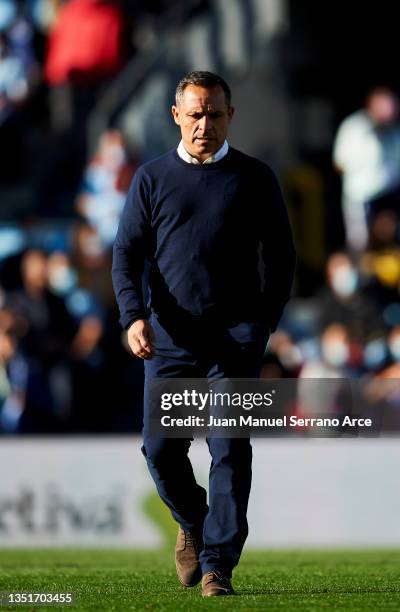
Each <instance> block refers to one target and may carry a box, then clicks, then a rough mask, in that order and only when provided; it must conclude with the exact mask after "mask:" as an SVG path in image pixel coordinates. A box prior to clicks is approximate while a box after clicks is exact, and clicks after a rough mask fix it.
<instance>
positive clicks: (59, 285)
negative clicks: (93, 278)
mask: <svg viewBox="0 0 400 612" xmlns="http://www.w3.org/2000/svg"><path fill="white" fill-rule="evenodd" d="M76 277H77V275H76V272H75V270H73V269H72V268H70V267H69V266H58V267H57V268H53V270H51V272H50V273H49V285H50V287H51V288H52V289H53V291H54V292H55V293H57V294H58V295H66V294H67V293H69V291H71V289H72V288H73V287H74V286H75V284H76Z"/></svg>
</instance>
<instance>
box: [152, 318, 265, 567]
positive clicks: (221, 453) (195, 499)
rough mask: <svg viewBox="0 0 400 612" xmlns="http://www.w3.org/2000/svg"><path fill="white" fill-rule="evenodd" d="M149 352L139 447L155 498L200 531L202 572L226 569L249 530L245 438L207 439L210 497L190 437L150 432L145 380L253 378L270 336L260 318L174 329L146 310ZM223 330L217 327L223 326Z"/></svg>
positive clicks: (248, 464)
mask: <svg viewBox="0 0 400 612" xmlns="http://www.w3.org/2000/svg"><path fill="white" fill-rule="evenodd" d="M150 320H151V323H152V325H153V329H154V332H155V342H154V347H155V356H154V357H153V359H151V360H148V361H145V389H144V427H143V446H142V453H143V455H144V456H145V458H146V461H147V465H148V468H149V471H150V474H151V476H152V478H153V480H154V482H155V484H156V487H157V490H158V493H159V495H160V497H161V499H162V500H163V501H164V502H165V504H166V505H167V506H168V508H169V509H170V510H171V513H172V516H173V517H174V519H175V520H176V521H177V522H178V523H179V524H180V525H181V526H182V527H183V528H184V529H186V530H196V531H200V532H202V533H203V540H204V548H203V550H202V552H201V554H200V563H201V568H202V572H203V574H204V573H205V572H207V571H210V570H212V569H220V570H223V571H224V572H225V573H226V574H227V575H228V576H231V573H232V569H233V568H234V567H235V566H236V565H237V563H238V561H239V558H240V554H241V552H242V548H243V545H244V543H245V540H246V537H247V534H248V524H247V517H246V515H247V505H248V499H249V494H250V487H251V462H252V448H251V444H250V439H249V438H214V437H210V438H207V444H208V448H209V451H210V454H211V468H210V474H209V500H208V504H207V494H206V491H205V489H204V488H203V487H201V486H199V485H198V484H197V482H196V479H195V476H194V473H193V469H192V465H191V462H190V460H189V457H188V451H189V447H190V444H191V441H192V439H193V438H162V437H154V436H150V434H149V420H148V418H149V412H150V410H149V383H150V381H151V379H152V378H153V377H157V378H208V379H209V380H210V381H211V380H215V379H219V378H258V376H259V373H260V369H261V363H262V357H263V354H264V350H265V346H266V344H267V341H268V330H267V329H266V326H265V325H264V324H263V323H262V322H258V321H256V322H244V323H241V324H240V325H235V326H234V327H233V328H231V329H223V328H221V327H220V326H218V325H214V324H213V323H212V322H207V321H206V322H204V321H202V322H199V323H198V324H196V325H191V326H190V329H189V328H186V329H182V326H180V333H179V335H177V334H176V332H175V330H173V329H172V328H171V329H169V328H168V321H164V322H163V321H162V320H160V319H159V317H157V316H155V315H152V317H151V319H150ZM222 329H223V331H222Z"/></svg>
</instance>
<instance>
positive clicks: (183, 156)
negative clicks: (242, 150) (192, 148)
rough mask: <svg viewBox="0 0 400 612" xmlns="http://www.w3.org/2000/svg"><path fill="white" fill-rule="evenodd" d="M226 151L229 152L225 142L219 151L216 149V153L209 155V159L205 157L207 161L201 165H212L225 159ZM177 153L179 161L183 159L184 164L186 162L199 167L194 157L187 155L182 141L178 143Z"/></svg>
mask: <svg viewBox="0 0 400 612" xmlns="http://www.w3.org/2000/svg"><path fill="white" fill-rule="evenodd" d="M228 150H229V145H228V141H227V140H225V142H224V144H223V145H222V147H221V148H220V149H218V151H216V152H215V153H213V154H212V155H210V157H207V159H205V160H204V161H203V163H202V164H201V165H204V164H213V163H214V162H217V161H219V160H220V159H222V158H223V157H225V155H226V154H227V153H228ZM177 153H178V155H179V157H180V158H181V159H183V160H184V161H185V162H188V164H198V165H200V162H199V160H198V159H196V158H195V157H192V156H191V155H189V153H188V152H187V151H186V149H185V147H184V146H183V142H182V140H181V141H180V143H179V145H178V148H177Z"/></svg>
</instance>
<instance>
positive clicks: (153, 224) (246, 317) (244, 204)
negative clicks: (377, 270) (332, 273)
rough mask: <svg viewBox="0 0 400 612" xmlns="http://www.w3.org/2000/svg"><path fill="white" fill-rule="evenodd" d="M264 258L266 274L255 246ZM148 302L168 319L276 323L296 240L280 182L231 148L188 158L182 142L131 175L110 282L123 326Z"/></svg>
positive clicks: (287, 289)
mask: <svg viewBox="0 0 400 612" xmlns="http://www.w3.org/2000/svg"><path fill="white" fill-rule="evenodd" d="M260 248H261V255H262V260H263V264H264V272H263V274H262V275H260V271H259V268H260V265H259V263H260V262H259V252H260ZM145 259H147V260H148V261H149V262H150V271H149V290H150V304H149V305H150V308H151V310H152V311H153V312H155V313H156V314H158V315H160V316H162V317H163V318H164V319H165V321H166V325H167V327H168V326H169V322H171V325H172V327H176V322H177V321H179V324H180V325H186V324H187V325H188V326H189V327H190V326H191V324H192V322H193V321H195V320H196V319H198V318H203V317H207V318H209V319H210V318H211V319H212V320H215V321H219V322H220V324H221V325H227V326H228V327H229V326H231V327H234V326H236V325H237V324H240V323H241V322H243V321H264V322H266V323H267V326H268V327H269V328H270V329H271V330H272V331H273V330H274V329H275V327H276V325H277V324H278V321H279V319H280V317H281V315H282V310H283V307H284V305H285V303H286V302H287V300H288V298H289V294H290V289H291V286H292V281H293V273H294V259H295V255H294V246H293V240H292V234H291V229H290V225H289V221H288V217H287V212H286V208H285V205H284V202H283V200H282V195H281V192H280V189H279V186H278V183H277V180H276V178H275V176H274V174H273V172H272V171H271V169H270V168H269V167H268V166H267V165H266V164H264V163H262V162H261V161H259V160H257V159H254V158H252V157H249V156H248V155H245V154H244V153H241V152H240V151H237V150H236V149H233V148H232V147H230V148H229V151H228V153H227V155H226V156H225V157H224V158H223V159H222V160H220V161H218V162H215V163H212V164H206V165H204V164H201V165H195V164H189V163H187V162H185V161H184V160H182V159H181V158H180V157H179V156H178V154H177V152H176V150H172V151H169V152H168V153H166V154H165V155H163V156H161V157H159V158H158V159H156V160H154V161H151V162H148V163H146V164H144V165H143V166H141V167H140V168H139V170H138V171H137V173H136V174H135V177H134V179H133V181H132V185H131V188H130V190H129V194H128V198H127V202H126V205H125V208H124V211H123V214H122V218H121V221H120V225H119V229H118V233H117V237H116V240H115V244H114V254H113V268H112V275H113V283H114V289H115V293H116V296H117V301H118V305H119V308H120V313H121V318H120V321H121V324H122V326H123V327H124V328H125V329H127V328H128V327H129V326H130V325H131V324H132V323H133V322H134V321H135V320H136V319H139V318H146V317H147V314H148V313H147V311H146V308H145V305H144V303H143V292H142V274H143V266H144V261H145Z"/></svg>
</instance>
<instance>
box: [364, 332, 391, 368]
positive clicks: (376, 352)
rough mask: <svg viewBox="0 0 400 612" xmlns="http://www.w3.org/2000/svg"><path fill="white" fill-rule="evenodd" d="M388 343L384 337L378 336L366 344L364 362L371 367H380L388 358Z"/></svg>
mask: <svg viewBox="0 0 400 612" xmlns="http://www.w3.org/2000/svg"><path fill="white" fill-rule="evenodd" d="M386 355H387V350H386V343H385V340H383V338H376V340H371V341H370V342H368V343H367V344H366V345H365V348H364V364H365V365H366V366H367V368H369V369H372V370H373V369H375V368H379V367H380V366H381V365H382V364H383V363H384V362H385V359H386Z"/></svg>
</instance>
